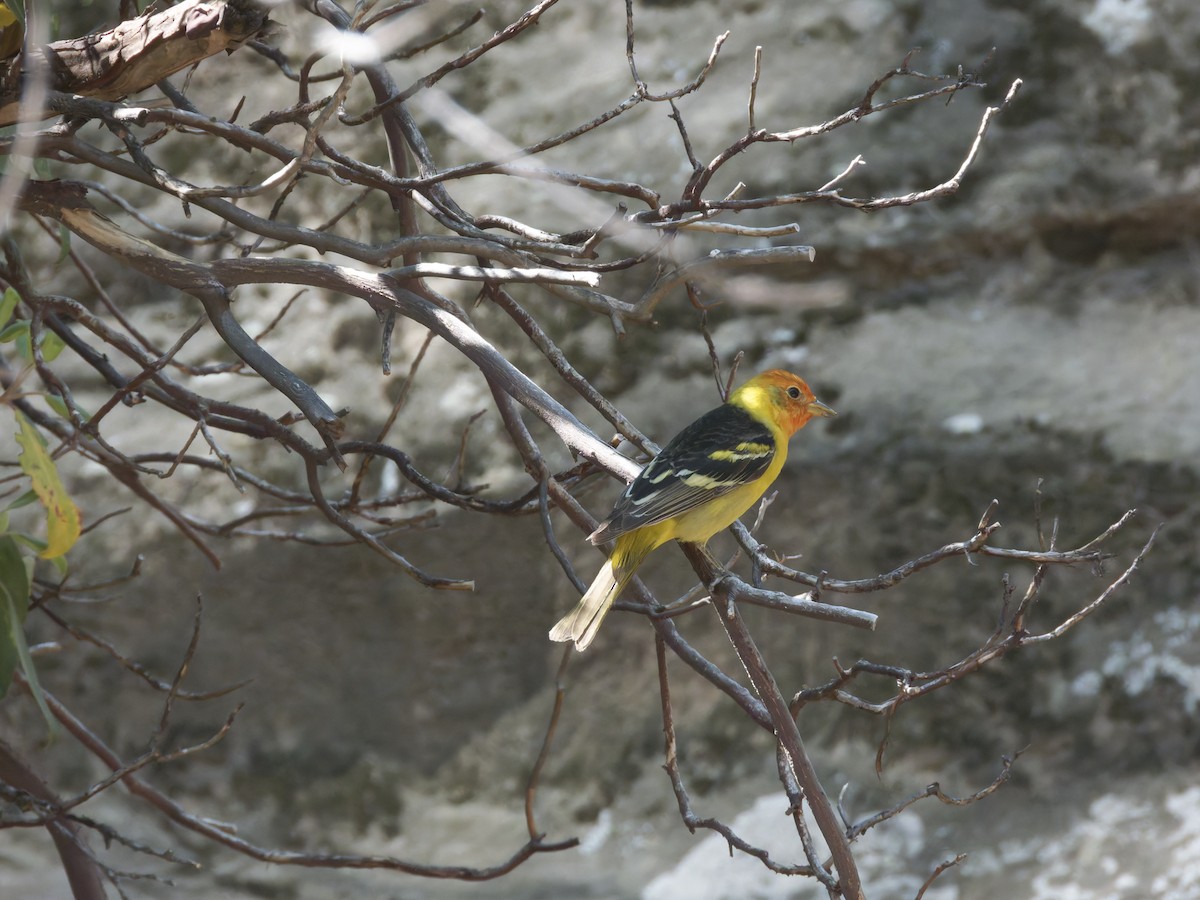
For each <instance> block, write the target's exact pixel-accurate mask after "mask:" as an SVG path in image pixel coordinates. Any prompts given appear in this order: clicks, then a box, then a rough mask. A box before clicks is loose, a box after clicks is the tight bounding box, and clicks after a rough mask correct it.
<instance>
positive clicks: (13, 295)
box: [0, 288, 21, 328]
mask: <svg viewBox="0 0 1200 900" xmlns="http://www.w3.org/2000/svg"><path fill="white" fill-rule="evenodd" d="M20 302H21V295H20V294H18V293H17V292H16V291H15V290H13V289H12V288H5V289H4V296H3V297H0V328H3V327H4V326H6V325H7V324H8V320H9V319H11V318H12V314H13V310H15V309H16V308H17V304H18V303H20Z"/></svg>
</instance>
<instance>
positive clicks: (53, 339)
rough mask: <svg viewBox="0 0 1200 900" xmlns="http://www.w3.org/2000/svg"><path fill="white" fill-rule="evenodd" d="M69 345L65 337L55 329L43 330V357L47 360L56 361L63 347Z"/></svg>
mask: <svg viewBox="0 0 1200 900" xmlns="http://www.w3.org/2000/svg"><path fill="white" fill-rule="evenodd" d="M65 346H67V345H66V344H65V343H64V342H63V339H62V338H60V337H59V336H58V335H57V334H55V333H54V332H53V331H43V332H42V359H44V360H45V361H46V362H54V360H56V359H58V354H60V353H62V352H63V347H65Z"/></svg>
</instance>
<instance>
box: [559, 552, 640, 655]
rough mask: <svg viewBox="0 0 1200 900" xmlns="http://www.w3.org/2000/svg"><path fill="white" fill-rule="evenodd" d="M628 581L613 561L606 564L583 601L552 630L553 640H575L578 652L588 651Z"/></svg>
mask: <svg viewBox="0 0 1200 900" xmlns="http://www.w3.org/2000/svg"><path fill="white" fill-rule="evenodd" d="M631 574H632V573H631ZM628 580H629V577H628V576H626V577H624V578H618V577H617V575H616V571H615V569H614V568H613V563H612V560H611V559H610V560H609V561H608V562H606V563H605V564H604V567H603V568H602V569H601V570H600V574H598V575H597V576H596V579H595V580H594V581H593V582H592V586H591V587H590V588H588V589H587V593H586V594H584V595H583V599H582V600H580V601H579V602H578V603H577V604H576V605H575V608H574V609H573V610H571V611H570V612H569V613H567V614H566V615H565V616H563V617H562V618H561V619H559V620H558V624H557V625H555V626H554V627H553V628H551V629H550V640H552V641H574V642H575V649H576V650H586V649H587V647H588V644H590V643H591V642H592V639H593V638H594V637H595V636H596V632H597V631H598V630H599V629H600V623H601V622H603V621H604V617H605V616H606V615H608V611H609V610H610V609H611V608H612V605H613V601H614V600H616V599H617V594H619V593H620V592H621V588H623V587H624V586H625V582H626V581H628Z"/></svg>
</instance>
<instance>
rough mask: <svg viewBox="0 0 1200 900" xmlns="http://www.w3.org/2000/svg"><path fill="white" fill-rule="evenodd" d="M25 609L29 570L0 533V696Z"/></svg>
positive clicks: (5, 686) (10, 669)
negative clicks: (15, 635)
mask: <svg viewBox="0 0 1200 900" xmlns="http://www.w3.org/2000/svg"><path fill="white" fill-rule="evenodd" d="M28 610H29V572H28V570H27V569H26V568H25V560H24V558H23V557H22V556H21V551H20V549H18V547H17V544H16V541H14V540H13V539H12V538H10V537H0V696H3V695H4V694H7V693H8V686H9V685H10V684H12V674H13V670H14V669H16V667H17V660H18V658H19V656H20V654H19V652H18V650H17V643H16V638H15V637H14V636H13V635H14V634H15V633H16V632H19V631H20V630H21V624H22V623H23V622H24V621H25V613H26V612H27V611H28Z"/></svg>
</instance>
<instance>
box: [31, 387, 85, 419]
mask: <svg viewBox="0 0 1200 900" xmlns="http://www.w3.org/2000/svg"><path fill="white" fill-rule="evenodd" d="M42 399H43V400H45V401H46V405H47V406H48V407H50V408H51V409H52V410H54V411H55V412H56V413H58V414H59V415H60V416H62V417H63V418H64V419H67V420H68V421H70V419H71V410H70V409H68V408H67V401H65V400H64V399H63V398H62V397H60V396H58V394H42ZM71 405H72V406H74V407H75V412H77V413H78V414H79V418H81V419H83V421H85V422H86V421H87V420H88V419H90V418H91V414H90V413H88V412H87V410H84V409H81V408H80V407H79V404H78V403H72V404H71Z"/></svg>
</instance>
